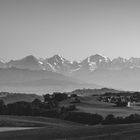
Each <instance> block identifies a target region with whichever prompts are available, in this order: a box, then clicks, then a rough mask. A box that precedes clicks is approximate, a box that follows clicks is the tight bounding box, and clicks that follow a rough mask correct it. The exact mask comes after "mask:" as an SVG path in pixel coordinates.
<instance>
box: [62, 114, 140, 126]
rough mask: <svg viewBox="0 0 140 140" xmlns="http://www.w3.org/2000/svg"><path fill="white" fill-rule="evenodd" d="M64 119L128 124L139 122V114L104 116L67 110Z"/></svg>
mask: <svg viewBox="0 0 140 140" xmlns="http://www.w3.org/2000/svg"><path fill="white" fill-rule="evenodd" d="M65 119H66V120H69V121H73V122H78V123H83V124H88V125H95V124H103V125H106V124H128V123H140V115H139V114H131V115H130V116H127V117H115V116H114V115H112V114H109V115H107V116H106V117H105V118H104V117H103V116H101V115H99V114H91V113H84V112H68V113H67V115H66V116H65Z"/></svg>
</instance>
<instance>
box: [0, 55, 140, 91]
mask: <svg viewBox="0 0 140 140" xmlns="http://www.w3.org/2000/svg"><path fill="white" fill-rule="evenodd" d="M0 68H2V69H4V71H8V70H9V69H12V68H17V69H20V70H21V71H22V70H23V71H25V69H26V70H30V71H40V72H39V73H42V72H43V71H44V73H45V72H47V73H48V71H49V72H53V73H55V74H60V75H61V76H62V75H63V76H66V77H69V79H72V78H74V79H79V80H80V81H84V82H85V83H90V84H97V85H103V86H106V87H112V88H119V89H130V90H131V89H132V90H139V89H140V86H139V83H140V80H139V79H140V74H139V73H140V58H134V57H131V58H129V59H126V58H122V57H118V58H114V59H112V60H111V59H110V58H108V57H105V56H103V55H100V54H95V55H91V56H89V57H87V58H85V59H84V60H82V61H80V62H77V61H69V60H67V59H65V58H63V57H62V56H59V55H57V54H56V55H54V56H52V57H50V58H45V59H44V58H36V57H34V56H32V55H30V56H26V57H24V58H22V59H20V60H11V61H9V62H5V61H3V60H2V59H0ZM6 69H7V70H6ZM23 73H24V72H23ZM33 73H34V72H33ZM55 74H54V75H55ZM13 75H14V74H13ZM17 75H18V73H17ZM21 75H24V74H20V76H19V77H18V78H15V79H14V78H13V79H14V80H13V81H15V83H18V82H19V81H20V80H21V79H22V80H25V79H28V80H27V81H28V82H29V83H30V82H32V85H37V84H38V83H42V84H43V83H47V84H48V82H47V81H46V77H45V76H42V77H41V78H40V79H38V78H36V75H34V76H32V77H30V76H29V77H28V76H25V77H24V76H21ZM37 75H38V74H37ZM6 77H7V76H6ZM10 77H12V75H10ZM33 77H34V78H33ZM44 77H45V78H44ZM54 77H55V76H54ZM0 78H1V77H0ZM3 79H4V77H3V76H2V78H1V80H0V83H1V81H2V80H3ZM10 79H11V78H10ZM10 79H9V80H10ZM17 79H18V80H17ZM29 79H30V81H29ZM3 81H4V80H3ZM17 81H18V82H17ZM27 81H26V80H25V81H22V84H23V85H27ZM39 81H40V82H39ZM49 81H52V77H51V78H50V79H49ZM56 81H57V80H56ZM25 82H26V83H25ZM63 82H64V81H61V83H63ZM74 82H75V81H74ZM33 83H34V84H33ZM57 83H59V82H58V81H57ZM66 83H67V82H66ZM66 83H65V82H64V84H66ZM53 84H55V83H53ZM59 84H60V83H59ZM69 84H70V83H69ZM71 84H72V83H71ZM71 84H70V85H71ZM29 85H30V84H29ZM38 85H39V84H38ZM67 85H68V83H67ZM73 85H74V84H73Z"/></svg>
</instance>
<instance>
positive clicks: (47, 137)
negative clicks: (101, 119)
mask: <svg viewBox="0 0 140 140" xmlns="http://www.w3.org/2000/svg"><path fill="white" fill-rule="evenodd" d="M4 118H5V120H9V121H16V120H17V121H18V122H19V121H21V122H23V121H24V122H30V123H34V124H39V123H40V125H42V124H43V125H42V126H40V127H35V129H28V130H18V131H7V132H0V140H51V139H52V140H95V139H96V140H133V139H135V140H139V139H140V124H125V125H96V126H85V125H80V124H76V123H71V122H67V121H62V120H59V119H51V118H43V117H20V116H0V119H1V120H4Z"/></svg>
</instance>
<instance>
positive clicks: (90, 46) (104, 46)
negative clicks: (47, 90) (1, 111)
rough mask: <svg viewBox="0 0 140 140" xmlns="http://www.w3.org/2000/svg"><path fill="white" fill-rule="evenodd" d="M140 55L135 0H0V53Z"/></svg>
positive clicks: (139, 10)
mask: <svg viewBox="0 0 140 140" xmlns="http://www.w3.org/2000/svg"><path fill="white" fill-rule="evenodd" d="M96 53H99V54H103V55H105V56H108V57H110V58H115V57H118V56H121V57H126V58H128V57H132V56H133V57H140V0H0V58H3V59H5V60H10V59H18V58H22V57H24V56H27V55H31V54H32V55H34V56H36V57H43V58H47V57H51V56H53V55H54V54H60V55H61V56H63V57H65V58H67V59H70V60H82V59H84V58H86V57H88V56H90V55H93V54H96Z"/></svg>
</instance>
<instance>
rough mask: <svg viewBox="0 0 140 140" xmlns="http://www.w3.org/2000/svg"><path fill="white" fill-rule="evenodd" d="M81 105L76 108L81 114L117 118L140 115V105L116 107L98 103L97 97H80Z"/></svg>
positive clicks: (65, 102)
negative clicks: (110, 115) (96, 114)
mask: <svg viewBox="0 0 140 140" xmlns="http://www.w3.org/2000/svg"><path fill="white" fill-rule="evenodd" d="M79 99H80V101H81V102H80V103H76V104H75V105H76V107H77V109H78V111H80V112H87V113H98V114H100V115H102V116H104V117H105V116H107V115H108V114H113V115H115V116H123V117H125V116H129V115H130V114H135V113H137V114H140V104H139V103H137V104H135V105H132V106H131V107H116V106H115V104H113V103H107V102H102V101H98V100H97V97H96V96H86V97H79ZM71 101H72V100H71V99H68V100H66V101H63V102H62V103H61V105H68V104H70V102H71Z"/></svg>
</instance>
